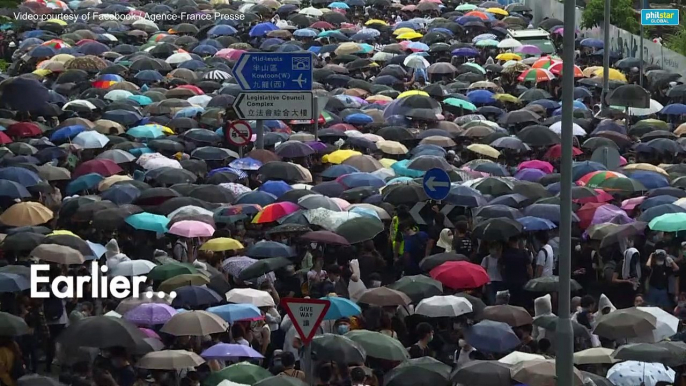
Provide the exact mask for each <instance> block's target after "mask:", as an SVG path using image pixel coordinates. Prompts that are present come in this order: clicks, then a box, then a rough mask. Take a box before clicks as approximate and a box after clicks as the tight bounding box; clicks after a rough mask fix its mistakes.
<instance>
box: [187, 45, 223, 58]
mask: <svg viewBox="0 0 686 386" xmlns="http://www.w3.org/2000/svg"><path fill="white" fill-rule="evenodd" d="M217 51H219V50H218V49H217V48H216V47H213V46H210V45H205V44H201V45H199V46H197V47H195V48H193V53H194V54H198V55H203V56H205V55H214V54H216V53H217Z"/></svg>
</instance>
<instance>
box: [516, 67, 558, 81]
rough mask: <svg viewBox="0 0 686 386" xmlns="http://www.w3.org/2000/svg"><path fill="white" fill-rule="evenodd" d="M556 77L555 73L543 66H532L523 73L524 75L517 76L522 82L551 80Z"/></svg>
mask: <svg viewBox="0 0 686 386" xmlns="http://www.w3.org/2000/svg"><path fill="white" fill-rule="evenodd" d="M553 79H555V75H553V74H552V73H551V72H550V71H548V70H546V69H543V68H531V69H529V70H526V72H524V73H522V75H520V76H519V78H517V80H519V81H520V82H527V81H529V82H536V83H538V82H546V81H549V80H553Z"/></svg>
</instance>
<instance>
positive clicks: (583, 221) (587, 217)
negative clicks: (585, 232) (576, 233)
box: [576, 202, 607, 229]
mask: <svg viewBox="0 0 686 386" xmlns="http://www.w3.org/2000/svg"><path fill="white" fill-rule="evenodd" d="M603 205H607V204H606V203H604V202H589V203H588V204H584V206H582V207H581V208H579V210H577V211H576V215H577V216H579V226H580V227H581V229H586V228H588V227H589V226H590V225H591V221H593V216H595V211H596V210H598V208H600V207H601V206H603Z"/></svg>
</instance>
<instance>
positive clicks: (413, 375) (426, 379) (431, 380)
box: [384, 357, 450, 386]
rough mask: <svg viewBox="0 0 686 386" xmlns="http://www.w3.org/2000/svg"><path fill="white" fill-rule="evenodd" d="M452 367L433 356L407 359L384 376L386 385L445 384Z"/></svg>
mask: <svg viewBox="0 0 686 386" xmlns="http://www.w3.org/2000/svg"><path fill="white" fill-rule="evenodd" d="M449 376H450V367H449V366H447V365H445V364H443V363H441V362H439V361H437V360H436V359H434V358H431V357H421V358H416V359H410V360H407V361H405V362H403V363H401V364H399V365H398V366H396V367H395V368H393V369H392V370H391V371H389V372H388V373H386V375H385V376H384V384H385V385H386V386H410V385H420V384H426V385H444V384H446V383H447V382H448V377H449Z"/></svg>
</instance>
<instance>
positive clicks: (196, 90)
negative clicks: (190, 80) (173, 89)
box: [177, 84, 205, 95]
mask: <svg viewBox="0 0 686 386" xmlns="http://www.w3.org/2000/svg"><path fill="white" fill-rule="evenodd" d="M177 88H185V89H186V90H191V91H193V92H194V93H195V94H196V95H204V94H205V92H203V91H202V90H201V89H200V88H199V87H198V86H193V85H192V84H182V85H181V86H179V87H177Z"/></svg>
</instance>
